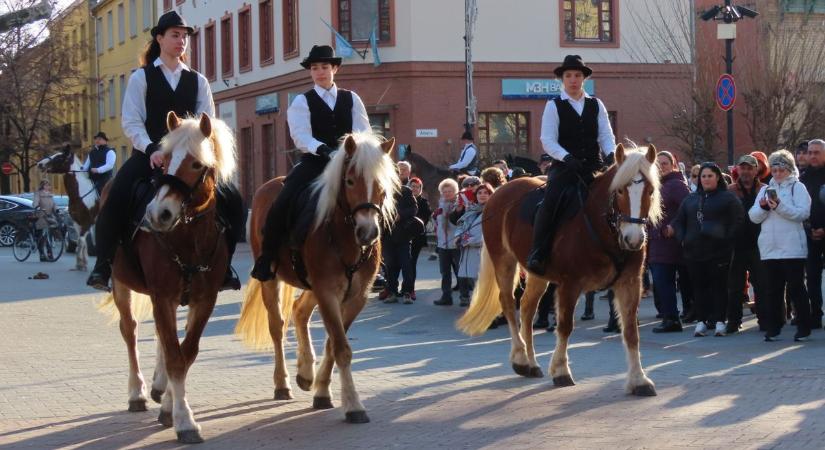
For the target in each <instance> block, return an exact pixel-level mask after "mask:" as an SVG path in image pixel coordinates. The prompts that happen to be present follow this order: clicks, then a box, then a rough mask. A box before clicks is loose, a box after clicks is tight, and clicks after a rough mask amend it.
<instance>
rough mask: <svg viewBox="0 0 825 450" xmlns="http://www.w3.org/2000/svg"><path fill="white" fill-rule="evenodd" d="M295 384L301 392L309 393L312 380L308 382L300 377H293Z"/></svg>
mask: <svg viewBox="0 0 825 450" xmlns="http://www.w3.org/2000/svg"><path fill="white" fill-rule="evenodd" d="M295 383H297V384H298V387H299V388H301V390H302V391H309V390H310V389H312V380H308V379H306V378H304V377H302V376H300V375H295Z"/></svg>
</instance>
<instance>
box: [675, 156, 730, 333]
mask: <svg viewBox="0 0 825 450" xmlns="http://www.w3.org/2000/svg"><path fill="white" fill-rule="evenodd" d="M744 220H745V211H744V209H743V208H742V203H740V202H739V199H737V198H736V196H735V195H733V193H732V192H730V191H728V187H727V183H726V182H725V178H724V177H723V176H722V170H721V169H719V166H717V165H716V164H715V163H712V162H706V163H703V164H702V165H701V166H700V169H699V183H698V185H697V188H696V192H694V193H691V194H690V195H688V196H687V197H685V199H684V201H682V204H681V206H679V210H678V211H677V212H676V216H675V217H674V219H673V221H672V222H671V224H670V226H669V227H668V229H667V231H666V232H667V233H668V234H672V235H673V236H675V237H676V240H677V241H678V242H680V243H681V244H682V249H683V256H684V259H685V261H686V263H687V266H688V272H689V273H690V279H691V281H692V282H693V314H694V316H695V318H696V329H695V330H694V336H697V337H701V336H705V335H706V333H707V332H708V326H709V325H710V326H714V325H715V329H714V332H715V335H716V336H724V335H725V315H726V312H727V278H728V269H729V266H730V260H731V255H732V254H733V243H734V241H735V237H736V234H737V233H738V232H739V230H740V229H741V226H742V224H743V222H744Z"/></svg>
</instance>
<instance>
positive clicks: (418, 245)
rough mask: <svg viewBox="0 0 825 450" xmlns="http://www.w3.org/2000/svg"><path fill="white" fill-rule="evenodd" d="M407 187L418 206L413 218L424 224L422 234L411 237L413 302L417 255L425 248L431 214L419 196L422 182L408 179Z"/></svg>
mask: <svg viewBox="0 0 825 450" xmlns="http://www.w3.org/2000/svg"><path fill="white" fill-rule="evenodd" d="M409 186H410V190H412V193H413V196H414V197H415V202H416V204H417V205H418V213H416V215H415V216H416V217H418V218H419V219H421V222H423V223H424V232H423V233H421V234H419V235H417V236H414V237H413V240H412V249H411V254H410V269H411V272H412V285H413V289H412V292H410V298H412V299H413V300H415V279H416V278H417V275H418V271H417V270H416V265H417V264H418V255H420V254H421V250H422V249H423V248H424V247H426V246H427V232H426V230H427V224H428V223H429V222H430V218H431V217H432V214H433V212H432V210H431V209H430V202H429V201H427V199H426V198H424V197H423V196H422V195H421V192H422V191H423V190H424V182H423V181H421V178H418V177H413V178H410V183H409Z"/></svg>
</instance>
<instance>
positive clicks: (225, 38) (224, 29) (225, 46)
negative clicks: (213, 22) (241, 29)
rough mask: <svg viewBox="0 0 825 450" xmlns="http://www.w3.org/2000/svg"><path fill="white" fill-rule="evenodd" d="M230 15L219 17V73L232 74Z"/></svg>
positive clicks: (225, 75) (225, 76)
mask: <svg viewBox="0 0 825 450" xmlns="http://www.w3.org/2000/svg"><path fill="white" fill-rule="evenodd" d="M233 62H234V61H232V16H227V17H224V18H223V19H221V75H222V76H223V78H227V77H231V76H232V63H233Z"/></svg>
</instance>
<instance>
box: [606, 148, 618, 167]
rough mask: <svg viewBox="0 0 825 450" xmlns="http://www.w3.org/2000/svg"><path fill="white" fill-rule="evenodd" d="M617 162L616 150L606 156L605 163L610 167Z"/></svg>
mask: <svg viewBox="0 0 825 450" xmlns="http://www.w3.org/2000/svg"><path fill="white" fill-rule="evenodd" d="M614 162H616V152H612V153H610V154H609V155H607V156H606V157H605V158H604V165H606V166H608V167H610V166H612V165H613V163H614Z"/></svg>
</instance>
